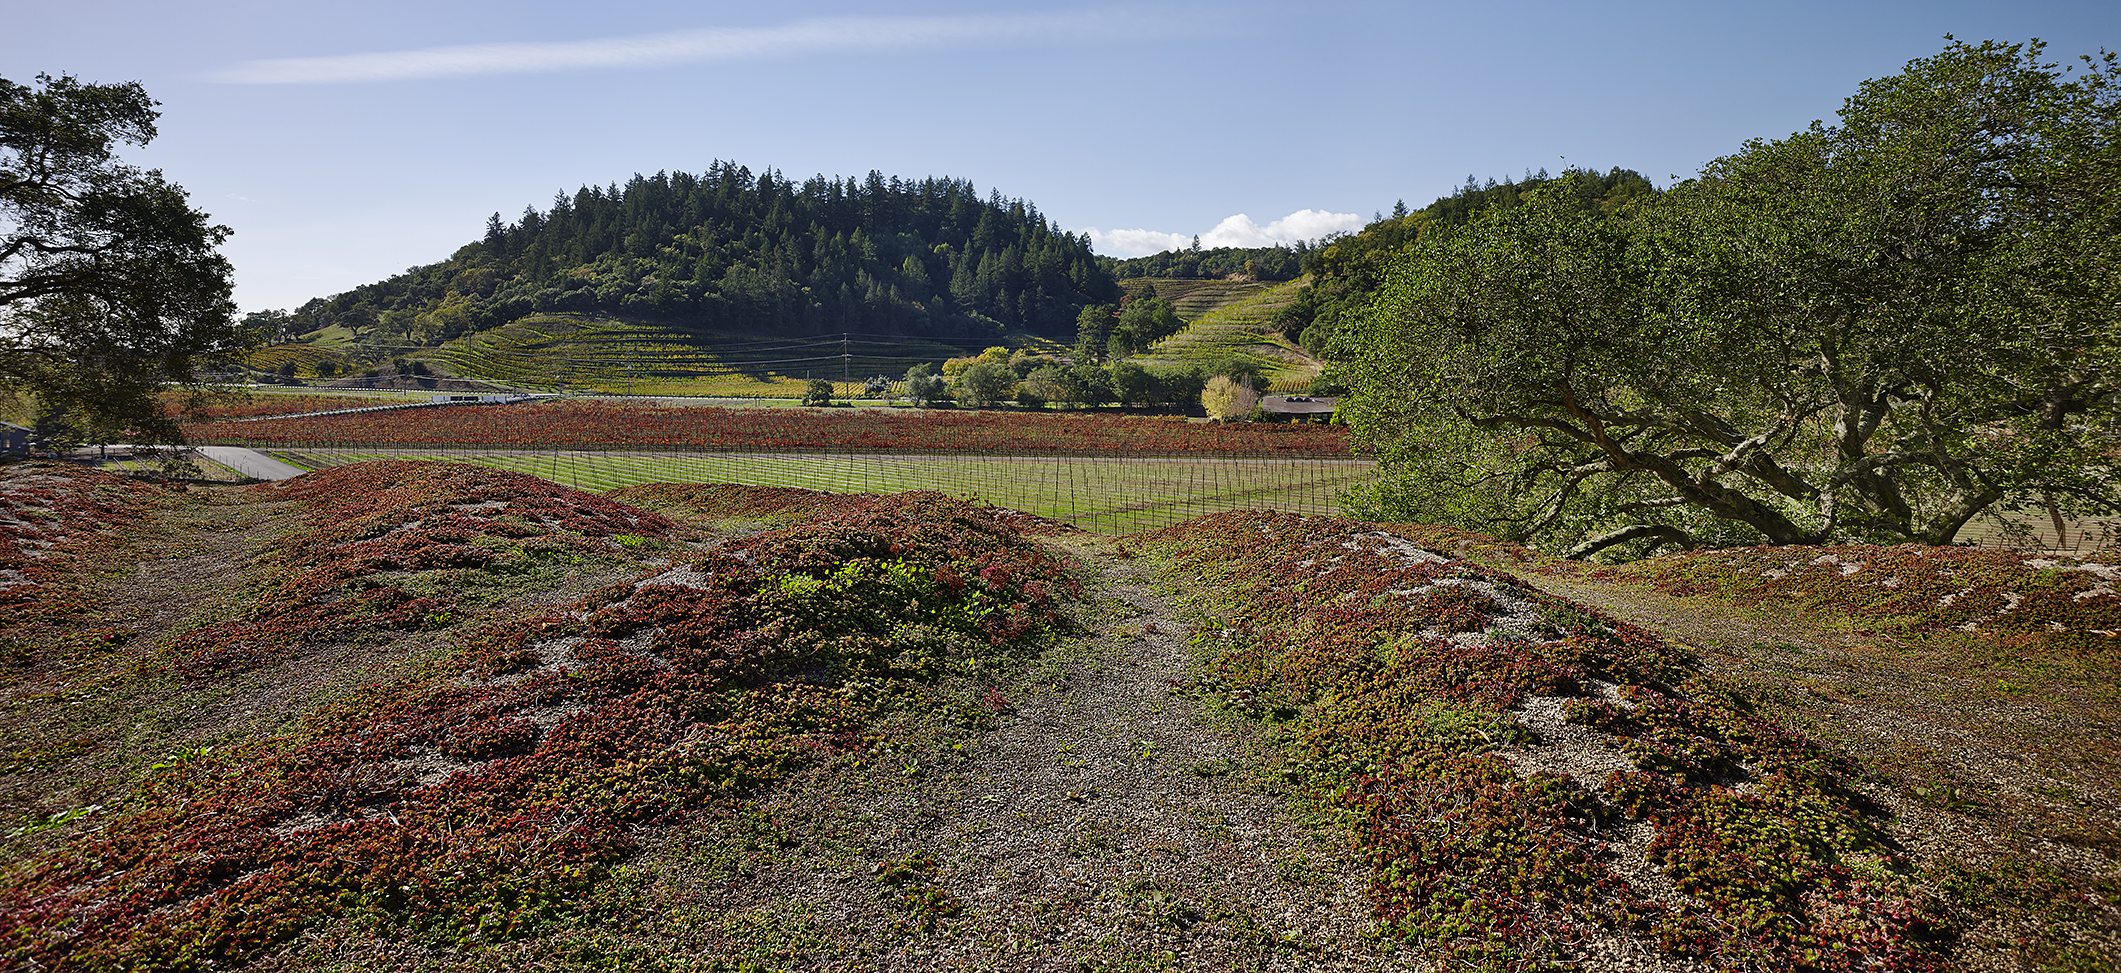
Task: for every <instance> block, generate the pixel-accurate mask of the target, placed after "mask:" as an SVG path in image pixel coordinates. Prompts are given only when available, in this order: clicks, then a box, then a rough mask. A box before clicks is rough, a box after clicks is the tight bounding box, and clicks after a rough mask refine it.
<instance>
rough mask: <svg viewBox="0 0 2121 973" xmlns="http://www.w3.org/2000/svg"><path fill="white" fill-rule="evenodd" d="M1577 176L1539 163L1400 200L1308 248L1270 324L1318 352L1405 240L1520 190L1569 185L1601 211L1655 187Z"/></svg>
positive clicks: (1626, 179) (1619, 178) (1623, 176)
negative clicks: (1415, 204)
mask: <svg viewBox="0 0 2121 973" xmlns="http://www.w3.org/2000/svg"><path fill="white" fill-rule="evenodd" d="M1580 175H1581V176H1582V178H1580V179H1574V180H1568V181H1566V182H1564V181H1563V180H1562V179H1561V178H1560V177H1558V176H1550V175H1548V174H1547V172H1546V170H1544V169H1542V170H1540V171H1539V173H1538V174H1537V175H1528V176H1526V177H1525V178H1524V179H1523V180H1522V181H1519V180H1514V179H1509V180H1505V181H1503V182H1496V181H1495V180H1493V179H1489V180H1488V181H1487V182H1486V183H1476V182H1475V181H1474V179H1473V177H1472V176H1467V177H1466V183H1465V185H1464V186H1461V187H1459V189H1458V190H1457V191H1456V192H1453V193H1452V194H1451V195H1449V196H1444V197H1442V198H1439V199H1437V200H1436V201H1435V202H1433V203H1430V204H1429V205H1428V206H1426V207H1423V208H1422V209H1419V210H1415V211H1413V212H1408V211H1407V206H1406V203H1404V202H1401V203H1399V204H1397V205H1395V206H1394V207H1393V208H1392V215H1390V216H1387V217H1385V218H1383V219H1381V220H1378V221H1377V222H1374V223H1371V224H1370V225H1369V226H1366V227H1363V228H1362V230H1361V231H1360V232H1358V233H1354V234H1351V235H1348V236H1341V237H1331V238H1328V239H1326V240H1324V241H1322V243H1321V245H1319V246H1316V247H1311V248H1308V249H1306V250H1305V251H1304V254H1303V270H1304V272H1305V273H1308V274H1310V275H1311V277H1312V282H1311V286H1309V287H1306V288H1304V289H1303V292H1302V293H1301V294H1299V295H1298V296H1297V298H1296V300H1295V301H1294V302H1292V303H1290V304H1289V305H1288V306H1287V307H1284V308H1282V309H1281V310H1280V311H1279V312H1276V314H1275V316H1274V323H1275V324H1276V325H1278V326H1280V328H1281V331H1282V333H1283V334H1285V335H1288V336H1289V338H1290V339H1291V340H1293V341H1295V342H1296V343H1297V344H1300V345H1302V346H1303V347H1304V349H1305V350H1307V351H1309V352H1311V353H1312V354H1314V355H1317V354H1323V353H1324V352H1325V350H1326V339H1327V338H1328V337H1329V336H1330V335H1331V334H1332V333H1333V332H1334V331H1336V330H1338V329H1339V327H1340V326H1341V324H1342V322H1344V321H1346V320H1350V319H1351V318H1352V316H1353V315H1354V314H1357V313H1359V312H1360V311H1361V309H1362V308H1363V307H1364V306H1365V305H1366V304H1368V303H1369V301H1370V298H1371V297H1372V296H1373V295H1375V294H1376V292H1377V289H1378V287H1379V286H1380V285H1381V284H1382V283H1383V280H1384V273H1383V272H1384V267H1385V265H1386V263H1387V258H1388V257H1389V256H1390V255H1391V254H1392V252H1393V251H1395V250H1398V249H1399V248H1400V247H1402V246H1404V245H1406V244H1409V243H1412V242H1414V241H1416V240H1419V239H1422V238H1423V237H1424V236H1427V235H1430V234H1435V233H1448V232H1450V230H1451V229H1452V228H1454V227H1460V226H1464V225H1465V224H1466V223H1468V222H1470V221H1471V220H1472V219H1473V218H1474V217H1476V216H1479V215H1480V214H1481V213H1484V212H1487V211H1488V210H1506V209H1514V208H1515V207H1516V206H1517V204H1518V201H1519V198H1520V197H1521V196H1522V195H1523V194H1524V193H1526V192H1528V191H1530V190H1532V189H1534V188H1538V187H1544V186H1566V187H1567V188H1568V189H1569V191H1571V192H1573V193H1574V194H1575V195H1576V205H1579V206H1582V207H1584V208H1586V209H1606V210H1610V209H1612V208H1614V207H1617V206H1620V205H1622V204H1624V203H1626V202H1627V201H1628V200H1631V199H1635V198H1637V197H1640V196H1649V195H1653V194H1655V193H1656V192H1657V188H1656V187H1655V186H1653V185H1651V184H1650V181H1649V180H1648V179H1646V178H1644V177H1643V175H1642V174H1641V173H1639V172H1636V171H1634V170H1633V169H1619V168H1616V169H1613V170H1610V171H1608V172H1603V173H1600V172H1596V171H1585V172H1581V173H1580Z"/></svg>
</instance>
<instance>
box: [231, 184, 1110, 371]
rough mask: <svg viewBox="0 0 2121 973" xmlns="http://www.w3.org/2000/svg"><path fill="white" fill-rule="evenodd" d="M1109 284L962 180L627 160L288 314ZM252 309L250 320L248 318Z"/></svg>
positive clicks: (874, 317) (881, 303) (978, 301)
mask: <svg viewBox="0 0 2121 973" xmlns="http://www.w3.org/2000/svg"><path fill="white" fill-rule="evenodd" d="M1119 297H1120V293H1119V287H1118V284H1117V283H1116V282H1115V281H1114V280H1113V278H1112V275H1111V273H1110V271H1109V270H1107V269H1106V268H1105V267H1104V266H1103V265H1102V264H1100V263H1099V261H1098V259H1097V258H1096V257H1095V256H1094V255H1093V254H1091V252H1090V241H1089V237H1088V235H1087V234H1081V235H1077V234H1071V233H1069V232H1067V231H1064V230H1061V229H1059V228H1057V227H1055V226H1054V225H1053V224H1052V222H1051V221H1050V220H1048V219H1047V218H1046V217H1045V216H1044V215H1042V214H1041V213H1039V211H1038V209H1037V208H1036V207H1034V206H1032V205H1031V204H1029V203H1026V202H1025V201H1023V200H1021V199H1016V200H1011V199H1004V198H1003V197H1002V196H1001V194H1000V193H998V192H990V193H988V195H987V196H986V197H984V198H982V197H981V196H980V195H979V193H978V191H977V190H976V189H975V188H974V187H973V185H972V183H970V182H969V181H965V180H960V179H947V178H943V179H921V180H909V179H901V178H899V177H897V176H893V177H890V178H886V177H884V176H883V175H882V174H881V173H877V172H871V173H870V174H869V175H868V176H867V177H866V178H865V179H861V180H856V179H851V178H849V179H839V178H827V177H825V176H816V177H813V178H811V179H808V180H805V181H803V182H800V183H798V182H795V181H793V180H789V179H786V178H783V177H782V176H781V174H780V173H778V172H775V171H772V170H766V171H762V172H758V173H754V172H752V170H751V169H750V168H748V167H745V166H740V165H737V164H735V163H733V162H719V161H718V162H716V163H714V164H713V165H712V166H710V167H709V168H708V169H707V171H706V172H704V173H700V174H697V175H695V174H692V173H685V172H676V173H671V172H658V173H656V174H655V175H653V176H640V175H636V176H634V177H633V178H632V179H631V180H629V181H628V182H627V183H626V184H625V185H624V186H619V185H616V184H614V185H610V186H603V187H599V186H585V187H583V188H581V189H579V190H577V191H576V192H575V193H573V194H572V195H566V194H562V195H560V196H557V197H555V198H554V199H553V201H552V205H551V206H550V207H549V208H547V209H545V210H542V211H541V210H538V209H535V208H528V207H526V208H525V210H524V211H523V214H522V216H521V217H520V218H518V219H517V220H515V221H513V222H508V221H505V220H503V219H502V218H501V215H500V214H499V213H495V214H494V215H493V216H492V217H491V218H490V219H489V220H488V221H487V226H486V233H485V236H484V237H483V238H482V239H481V240H479V241H477V242H475V243H471V244H468V245H466V246H464V247H463V248H461V249H459V250H458V251H457V252H456V254H455V255H453V256H452V257H451V258H450V259H449V260H446V261H442V262H440V263H436V264H430V265H427V266H423V267H414V268H412V269H410V270H408V271H406V272H405V273H404V274H402V275H399V276H397V277H393V278H391V279H389V280H386V281H381V282H378V283H375V284H369V285H365V286H362V287H358V288H355V289H353V290H351V291H348V292H346V293H343V294H339V295H336V296H334V297H332V298H329V299H319V300H316V301H312V302H310V303H309V304H307V305H304V306H303V307H302V308H300V309H298V310H297V311H296V312H294V313H293V314H292V315H288V316H287V319H286V320H279V319H274V320H275V322H276V323H277V324H279V325H281V326H282V327H283V328H284V329H285V330H287V331H289V332H291V333H296V334H298V333H300V332H301V331H305V330H312V329H315V328H318V327H323V326H325V325H330V324H342V325H347V326H350V327H353V328H355V329H371V328H373V329H377V330H378V332H379V333H381V334H384V335H386V336H389V337H392V338H394V339H395V340H398V341H402V342H405V343H409V344H422V343H431V342H436V341H441V340H447V339H449V338H453V337H456V336H458V335H461V334H464V333H466V332H469V331H475V330H478V329H482V328H486V327H492V326H496V325H500V324H505V323H507V322H509V321H512V320H514V319H516V318H519V317H522V316H523V315H526V314H529V313H532V312H534V311H578V312H585V313H603V314H621V315H628V316H633V317H640V318H648V319H654V320H659V321H664V322H669V323H673V324H677V325H679V326H685V327H697V328H701V329H705V330H716V331H723V332H742V333H754V332H763V333H778V334H821V333H831V332H843V331H850V332H867V333H871V334H906V335H922V336H932V337H948V338H992V337H996V336H998V335H999V334H1000V333H1001V332H1002V331H1004V330H1006V329H1023V330H1028V331H1035V332H1039V333H1045V334H1060V335H1065V334H1067V333H1068V332H1069V330H1070V329H1071V328H1072V327H1073V326H1074V323H1075V320H1076V317H1077V315H1078V314H1079V313H1080V312H1081V310H1082V308H1083V307H1085V306H1087V305H1092V304H1098V303H1108V304H1110V303H1117V302H1118V300H1119ZM260 320H261V323H263V319H262V318H261V319H260Z"/></svg>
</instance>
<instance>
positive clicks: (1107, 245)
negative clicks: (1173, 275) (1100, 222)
mask: <svg viewBox="0 0 2121 973" xmlns="http://www.w3.org/2000/svg"><path fill="white" fill-rule="evenodd" d="M1086 232H1088V233H1089V234H1090V243H1091V246H1092V249H1095V250H1096V251H1097V252H1098V253H1102V254H1104V255H1106V256H1108V257H1139V256H1142V255H1144V254H1151V253H1162V252H1164V251H1165V250H1176V249H1178V248H1180V247H1183V246H1188V245H1190V244H1191V243H1192V242H1193V238H1192V237H1189V236H1186V235H1185V234H1183V233H1162V232H1158V231H1156V230H1100V229H1098V228H1097V227H1094V226H1093V227H1091V228H1090V229H1089V230H1087V231H1086Z"/></svg>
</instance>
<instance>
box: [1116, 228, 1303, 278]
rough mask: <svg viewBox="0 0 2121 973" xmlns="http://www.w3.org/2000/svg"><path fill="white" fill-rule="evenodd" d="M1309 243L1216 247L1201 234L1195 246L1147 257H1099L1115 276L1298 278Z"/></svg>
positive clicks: (1196, 238)
mask: <svg viewBox="0 0 2121 973" xmlns="http://www.w3.org/2000/svg"><path fill="white" fill-rule="evenodd" d="M1310 251H1311V247H1310V244H1308V243H1306V242H1303V241H1297V242H1296V243H1295V244H1292V245H1290V246H1286V247H1249V248H1248V247H1215V248H1213V249H1209V250H1203V249H1201V248H1200V238H1199V237H1194V238H1193V246H1192V247H1191V248H1187V249H1179V250H1166V251H1164V252H1163V253H1152V254H1150V255H1148V256H1146V257H1130V258H1128V259H1125V260H1115V259H1113V258H1111V257H1102V258H1099V259H1100V260H1102V261H1103V263H1104V264H1105V266H1106V267H1107V268H1108V269H1109V270H1111V272H1112V276H1114V277H1117V278H1119V279H1120V280H1129V279H1132V278H1135V277H1175V278H1181V279H1188V278H1190V279H1199V278H1224V277H1237V276H1242V277H1250V278H1252V279H1253V280H1295V279H1296V278H1297V277H1298V276H1299V275H1301V274H1302V273H1303V272H1304V268H1303V261H1304V256H1305V255H1306V254H1308V253H1310Z"/></svg>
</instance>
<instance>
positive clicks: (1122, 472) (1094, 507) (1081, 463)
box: [272, 448, 1372, 533]
mask: <svg viewBox="0 0 2121 973" xmlns="http://www.w3.org/2000/svg"><path fill="white" fill-rule="evenodd" d="M272 455H274V456H275V457H277V458H279V459H281V460H284V461H286V462H288V463H292V464H294V465H297V466H301V467H305V468H308V469H320V468H324V467H330V466H339V465H343V464H346V463H358V462H363V461H367V460H379V459H432V460H448V461H453V462H461V463H476V464H479V465H482V466H491V467H495V468H498V469H506V470H515V471H518V472H522V473H530V474H533V475H536V476H541V477H544V478H545V479H548V480H552V481H553V482H556V483H562V484H565V485H567V486H571V487H575V488H578V489H583V490H595V491H604V490H613V489H617V488H619V487H628V486H636V485H639V484H643V483H741V484H749V485H755V486H789V487H804V488H808V489H813V490H829V491H833V492H840V493H855V492H863V493H897V492H901V491H906V490H935V491H938V492H941V493H946V494H949V495H951V496H956V497H965V498H969V499H977V500H980V501H983V502H986V503H990V504H993V505H995V506H999V507H1009V508H1012V509H1016V510H1022V511H1026V512H1028V513H1034V514H1038V515H1040V516H1045V517H1052V518H1054V519H1057V520H1064V521H1067V522H1069V523H1072V524H1075V525H1076V526H1078V527H1081V528H1083V529H1085V530H1091V531H1098V532H1107V533H1119V532H1125V531H1136V530H1149V529H1154V528H1158V527H1163V526H1167V525H1169V524H1174V523H1177V522H1179V521H1182V520H1186V519H1189V518H1192V517H1198V516H1201V515H1202V514H1208V513H1218V512H1221V511H1225V510H1233V509H1261V510H1280V511H1286V512H1289V513H1299V514H1306V515H1313V516H1322V515H1331V514H1334V513H1336V512H1337V511H1338V497H1339V495H1340V492H1341V491H1342V490H1345V489H1347V488H1348V487H1349V486H1352V485H1354V484H1355V483H1357V482H1360V481H1362V480H1364V479H1366V478H1368V476H1369V475H1370V469H1371V466H1372V464H1371V463H1370V462H1369V461H1367V460H1358V459H1340V458H1317V457H1299V458H1289V457H1276V458H1258V459H1255V458H1231V457H1213V458H1203V457H1112V458H1105V457H1082V456H1036V457H1033V456H976V455H962V454H959V455H924V454H910V453H907V454H893V453H706V452H660V453H658V452H646V451H628V452H603V451H590V450H545V451H538V450H433V449H406V450H402V451H379V450H353V449H328V448H318V449H305V450H288V451H274V452H273V454H272Z"/></svg>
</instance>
